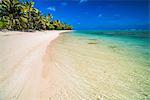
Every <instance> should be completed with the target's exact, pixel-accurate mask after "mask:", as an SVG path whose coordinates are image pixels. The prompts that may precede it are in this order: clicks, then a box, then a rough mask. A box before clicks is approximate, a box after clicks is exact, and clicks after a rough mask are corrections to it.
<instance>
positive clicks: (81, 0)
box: [80, 0, 88, 3]
mask: <svg viewBox="0 0 150 100" xmlns="http://www.w3.org/2000/svg"><path fill="white" fill-rule="evenodd" d="M87 1H88V0H80V3H83V2H87Z"/></svg>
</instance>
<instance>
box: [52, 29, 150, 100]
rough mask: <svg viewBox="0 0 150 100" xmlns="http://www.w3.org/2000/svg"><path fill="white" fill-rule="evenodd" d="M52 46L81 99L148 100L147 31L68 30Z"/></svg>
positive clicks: (149, 53)
mask: <svg viewBox="0 0 150 100" xmlns="http://www.w3.org/2000/svg"><path fill="white" fill-rule="evenodd" d="M53 45H54V46H55V52H57V53H56V55H55V58H57V61H56V62H57V63H59V64H60V66H61V67H64V69H68V72H69V75H70V77H74V79H75V80H76V82H77V83H74V82H72V84H74V85H75V87H76V88H75V90H76V91H78V92H77V93H78V95H80V97H82V98H83V99H85V100H150V59H149V58H150V33H149V31H72V32H69V33H64V34H61V35H60V37H58V39H56V40H55V41H54V43H53ZM62 65H63V66H62ZM70 68H72V69H70ZM71 70H73V71H74V72H75V74H74V75H71V74H72V73H71ZM79 84H80V85H79ZM83 93H84V95H83ZM80 99H81V98H80Z"/></svg>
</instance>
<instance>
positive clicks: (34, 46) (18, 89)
mask: <svg viewBox="0 0 150 100" xmlns="http://www.w3.org/2000/svg"><path fill="white" fill-rule="evenodd" d="M62 32H67V31H41V32H15V31H13V32H0V100H49V97H47V96H48V95H46V94H45V93H47V91H46V90H47V89H46V87H48V84H46V82H47V81H49V78H45V77H44V76H43V75H44V74H45V73H46V72H45V71H46V69H45V68H44V67H46V66H45V65H47V64H45V63H46V62H45V61H46V59H45V57H44V56H46V49H47V46H48V45H49V44H50V42H51V41H52V40H54V39H55V38H57V37H58V36H59V34H60V33H62ZM44 60H45V61H44ZM53 73H55V72H54V70H53ZM51 81H52V82H55V81H56V78H54V80H52V79H51ZM45 85H46V86H45ZM50 85H51V84H50ZM43 91H44V92H43ZM49 91H51V92H52V91H53V90H49ZM45 95H46V96H45Z"/></svg>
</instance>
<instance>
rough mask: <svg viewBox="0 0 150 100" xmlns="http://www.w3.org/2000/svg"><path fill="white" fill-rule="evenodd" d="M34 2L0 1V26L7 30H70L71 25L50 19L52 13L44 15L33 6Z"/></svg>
mask: <svg viewBox="0 0 150 100" xmlns="http://www.w3.org/2000/svg"><path fill="white" fill-rule="evenodd" d="M33 5H34V2H32V1H26V2H20V1H19V0H2V2H1V3H0V28H5V29H9V30H29V29H34V30H64V29H65V30H71V29H72V27H71V26H69V25H67V24H64V23H62V22H60V21H59V20H52V15H51V14H48V15H47V16H44V15H42V14H41V12H40V11H39V10H38V9H36V8H34V7H33Z"/></svg>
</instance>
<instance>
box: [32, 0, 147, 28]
mask: <svg viewBox="0 0 150 100" xmlns="http://www.w3.org/2000/svg"><path fill="white" fill-rule="evenodd" d="M33 1H34V2H35V5H34V7H36V8H38V9H39V10H40V11H42V13H44V14H48V13H51V14H52V15H53V19H59V20H61V21H63V22H65V23H68V24H70V25H72V26H73V27H74V29H81V30H84V29H91V30H92V29H93V30H94V29H96V30H100V29H147V28H148V25H149V23H150V21H149V15H148V12H149V11H148V8H149V6H148V3H149V2H148V0H33Z"/></svg>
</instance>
